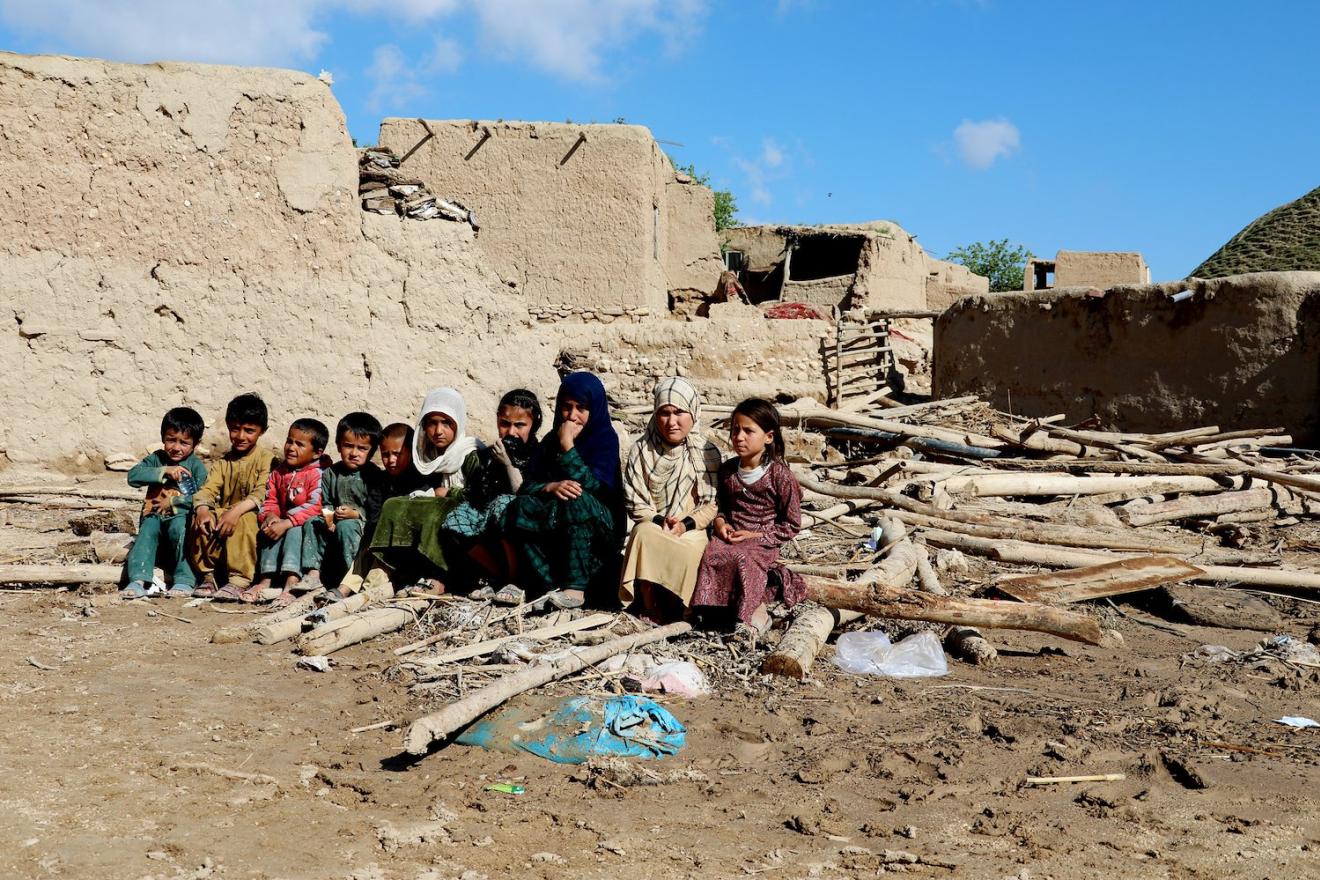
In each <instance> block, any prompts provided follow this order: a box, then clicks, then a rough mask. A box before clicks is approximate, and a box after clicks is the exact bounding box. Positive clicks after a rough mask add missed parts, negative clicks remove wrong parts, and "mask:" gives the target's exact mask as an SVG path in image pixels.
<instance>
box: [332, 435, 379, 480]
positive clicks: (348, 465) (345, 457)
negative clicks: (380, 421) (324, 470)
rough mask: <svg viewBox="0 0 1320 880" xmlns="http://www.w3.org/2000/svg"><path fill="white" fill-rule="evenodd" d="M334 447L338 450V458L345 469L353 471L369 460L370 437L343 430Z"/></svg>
mask: <svg viewBox="0 0 1320 880" xmlns="http://www.w3.org/2000/svg"><path fill="white" fill-rule="evenodd" d="M335 447H336V448H337V449H338V450H339V460H340V461H341V462H343V463H344V467H345V469H347V470H349V471H355V470H357V469H358V468H360V467H362V466H363V465H364V464H366V463H367V462H368V461H370V460H371V438H369V437H364V436H362V435H361V434H354V433H352V432H350V431H345V432H344V434H343V436H341V437H340V438H339V439H338V440H337V441H335Z"/></svg>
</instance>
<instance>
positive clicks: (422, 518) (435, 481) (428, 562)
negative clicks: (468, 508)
mask: <svg viewBox="0 0 1320 880" xmlns="http://www.w3.org/2000/svg"><path fill="white" fill-rule="evenodd" d="M482 466H483V465H482V456H481V453H480V452H472V453H471V454H469V455H468V457H467V458H465V459H463V467H462V469H461V473H462V474H463V482H464V484H466V483H469V482H471V481H472V480H474V479H475V478H476V477H477V472H478V470H479V469H480V468H481V467H482ZM423 479H424V480H425V482H424V483H423V486H430V487H431V488H434V487H436V486H442V485H444V482H443V476H442V475H440V474H432V475H430V476H428V477H424V478H423ZM463 495H464V490H463V488H462V487H461V486H459V487H454V488H451V489H450V490H449V493H448V494H447V495H445V496H444V497H443V498H439V497H436V496H435V495H431V496H428V497H425V498H413V497H409V496H401V497H398V498H391V499H389V500H388V501H386V502H385V503H384V505H383V506H382V507H381V510H380V520H379V521H378V522H377V523H375V527H374V530H373V532H372V535H371V546H370V549H371V553H372V554H373V555H374V556H375V557H376V558H377V559H379V560H380V561H381V562H383V563H385V564H386V565H388V566H389V567H390V568H392V569H394V570H395V572H396V573H397V574H398V576H399V577H398V578H396V582H399V581H402V582H405V583H406V582H408V581H409V580H412V579H416V578H423V577H436V576H441V575H443V574H444V573H445V572H447V571H448V570H449V568H450V564H449V561H448V560H446V558H445V551H446V546H447V545H448V543H449V542H448V541H446V540H444V533H443V531H442V529H441V526H442V525H444V522H445V518H446V517H448V516H449V514H450V513H451V512H452V511H453V510H454V508H455V507H457V506H458V505H459V503H460V502H462V500H463Z"/></svg>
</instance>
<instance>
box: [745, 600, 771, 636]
mask: <svg viewBox="0 0 1320 880" xmlns="http://www.w3.org/2000/svg"><path fill="white" fill-rule="evenodd" d="M747 626H748V627H750V628H751V630H752V631H753V632H755V633H756V634H757V635H758V636H763V635H765V634H766V633H767V632H768V631H769V630H770V611H769V609H767V608H766V607H765V606H764V605H757V606H756V610H755V611H753V612H752V616H751V619H749V620H748V621H747Z"/></svg>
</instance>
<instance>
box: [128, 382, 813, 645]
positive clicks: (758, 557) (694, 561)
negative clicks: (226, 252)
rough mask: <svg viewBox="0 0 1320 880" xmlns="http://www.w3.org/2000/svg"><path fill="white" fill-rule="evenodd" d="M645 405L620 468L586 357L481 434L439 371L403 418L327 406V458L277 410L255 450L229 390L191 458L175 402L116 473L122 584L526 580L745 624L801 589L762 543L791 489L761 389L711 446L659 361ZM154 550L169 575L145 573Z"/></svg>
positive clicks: (317, 435)
mask: <svg viewBox="0 0 1320 880" xmlns="http://www.w3.org/2000/svg"><path fill="white" fill-rule="evenodd" d="M655 404H656V405H655V411H654V413H653V415H652V418H651V421H650V422H649V423H648V426H647V431H646V435H645V436H644V437H642V438H640V439H639V440H638V441H637V442H636V443H635V444H634V445H633V447H632V448H631V449H630V450H629V451H628V456H627V467H626V478H625V469H624V468H623V467H621V465H622V461H621V455H620V441H619V435H618V433H617V432H616V431H615V427H614V424H613V422H612V420H611V417H610V412H609V406H608V402H607V398H606V394H605V388H604V386H603V385H602V383H601V382H600V380H599V379H598V378H597V377H596V376H594V375H593V374H591V373H585V372H579V373H571V374H569V375H567V376H566V377H564V379H563V381H562V384H561V386H560V389H559V393H558V394H557V396H556V400H555V406H554V414H553V420H552V423H551V426H550V430H549V431H547V432H546V433H545V435H544V436H539V434H540V430H541V427H542V421H543V415H542V411H541V405H540V402H539V401H538V399H537V397H536V395H535V394H533V393H532V392H531V391H528V390H526V389H517V390H514V391H511V392H509V393H508V394H505V395H504V396H503V398H502V399H501V400H500V404H499V408H498V410H497V412H496V424H497V427H498V437H497V438H496V439H495V440H494V441H493V442H491V443H490V444H489V445H487V444H485V443H483V442H482V441H480V440H478V439H477V438H475V437H473V436H471V435H469V434H468V430H467V413H466V406H465V404H464V401H463V398H462V396H461V395H460V394H459V393H458V392H457V391H455V390H454V389H452V388H438V389H436V390H434V391H432V392H430V393H429V394H428V395H427V396H426V398H425V400H424V401H423V402H422V405H421V407H420V408H419V411H418V415H417V419H416V421H415V422H414V424H412V425H408V424H404V423H401V422H396V423H394V424H390V425H388V426H385V427H383V428H382V426H381V423H380V422H379V421H378V420H377V419H376V418H375V417H373V416H371V415H370V414H368V413H365V412H353V413H349V414H348V415H346V416H344V417H343V418H342V419H340V420H339V423H338V425H337V426H336V428H335V433H334V445H335V449H336V451H337V452H338V458H339V460H338V461H335V462H332V461H331V460H330V458H329V457H328V456H327V455H326V454H325V452H326V448H327V446H328V445H329V442H330V439H331V438H330V434H329V430H328V428H327V427H326V425H325V424H324V423H322V422H320V421H318V420H316V419H312V418H300V419H296V420H294V421H293V422H292V424H290V425H289V429H288V433H287V435H286V437H285V440H284V445H283V449H282V452H281V454H279V455H277V456H275V457H274V459H273V460H272V457H271V455H270V453H269V451H264V450H263V447H262V445H261V443H260V440H261V437H262V435H263V434H265V432H266V430H267V428H268V424H269V419H268V414H267V410H266V405H265V403H264V402H263V401H262V400H261V398H260V397H258V396H257V395H255V394H241V395H239V396H238V397H235V398H234V399H233V400H232V401H230V403H229V405H228V407H227V408H226V410H225V427H226V429H227V431H228V434H229V450H228V451H227V452H226V453H225V454H224V455H223V456H222V457H220V458H219V459H218V460H216V461H215V462H213V463H212V464H211V465H210V466H209V467H208V466H207V465H206V464H204V463H203V462H202V460H201V459H200V458H199V457H198V455H197V453H196V448H197V445H198V443H199V442H200V441H201V439H202V433H203V430H204V424H203V420H202V417H201V415H200V414H199V413H197V411H196V410H193V409H191V408H188V407H176V408H174V409H171V410H169V411H168V412H167V413H166V414H165V416H164V419H163V420H162V422H161V448H160V449H159V450H157V451H156V452H154V453H152V454H151V455H149V456H148V457H147V458H146V459H144V460H143V461H142V462H140V463H139V464H138V465H136V466H135V467H134V468H133V469H132V470H130V471H129V474H128V482H129V485H130V486H135V487H146V489H147V494H146V500H145V502H144V504H143V512H142V519H141V523H140V526H139V530H138V536H137V538H136V540H135V541H134V543H133V546H132V547H131V549H130V551H129V555H128V558H127V560H126V563H125V571H124V578H125V581H126V586H124V588H123V591H122V593H123V595H125V596H126V597H143V596H150V595H156V594H159V593H161V592H164V593H165V594H166V595H170V596H199V597H210V598H213V599H215V600H230V601H238V602H248V603H252V602H258V601H270V602H272V603H274V605H275V606H277V607H280V606H283V605H286V604H288V603H289V602H291V601H292V600H293V599H294V597H295V594H296V593H300V592H306V591H312V590H320V589H323V588H324V589H325V591H326V593H325V595H326V596H327V597H328V599H329V600H331V601H333V600H337V599H340V598H343V596H344V595H347V594H348V593H350V592H352V591H353V590H355V589H358V588H360V586H361V585H362V584H363V583H364V581H367V580H370V579H371V578H372V577H373V576H375V577H378V576H379V575H376V574H375V573H376V572H377V571H379V572H380V573H381V574H383V575H384V576H385V577H387V578H388V579H389V581H390V583H391V584H393V585H394V587H395V588H396V589H397V590H398V591H399V592H401V593H405V594H421V595H439V594H442V593H445V592H448V591H453V590H456V589H457V590H469V591H471V595H473V596H474V597H476V598H479V599H487V600H491V601H494V602H497V603H504V604H519V603H522V602H524V601H526V599H527V595H528V594H529V593H531V594H532V595H533V596H539V597H541V601H542V602H543V603H544V604H546V605H553V606H555V607H559V608H576V607H580V606H582V605H583V604H584V603H585V602H587V601H590V602H591V603H592V604H598V605H610V604H613V603H615V602H616V601H622V602H624V603H625V604H629V603H630V604H631V605H632V607H633V608H634V610H636V611H638V612H639V613H641V614H643V615H645V616H647V617H649V618H651V619H653V620H657V621H663V620H667V619H675V618H677V617H680V616H682V615H684V614H686V613H687V611H688V609H692V610H700V609H701V608H703V607H706V608H727V609H731V610H732V611H733V612H734V613H736V616H737V618H738V620H739V621H741V622H742V623H743V624H745V625H747V626H750V627H752V628H753V629H756V630H763V629H764V628H765V627H766V626H768V624H769V618H768V615H767V614H766V606H767V604H768V603H769V602H770V601H771V600H772V599H774V598H776V597H781V598H783V599H784V600H785V601H786V602H789V603H790V604H791V603H793V602H795V601H797V600H798V599H800V598H801V597H802V595H803V594H804V592H805V588H804V587H803V584H802V582H801V579H800V578H797V577H796V576H795V575H793V574H792V573H791V572H789V571H788V570H787V569H786V568H785V567H784V566H782V565H780V564H779V562H778V553H779V548H780V547H781V546H782V544H783V543H784V542H786V541H788V540H791V538H792V537H793V536H794V535H796V534H797V532H798V530H799V527H800V514H799V507H798V505H799V501H800V497H801V490H800V489H799V488H798V485H797V481H796V480H795V479H794V478H793V476H792V473H791V471H790V470H789V469H788V467H787V465H786V464H785V463H784V461H783V439H782V436H781V433H780V428H779V419H778V413H777V412H776V410H775V408H774V406H773V405H771V404H770V403H768V402H766V401H763V400H757V399H753V400H748V401H744V402H743V403H742V404H739V406H738V407H737V408H735V410H734V414H733V417H732V419H731V424H730V441H731V446H732V448H733V450H734V452H735V453H736V456H735V457H734V458H731V459H730V460H729V461H728V462H725V463H721V460H720V459H721V456H720V453H719V451H718V449H717V448H716V447H715V446H714V445H713V444H711V443H710V442H709V441H708V440H705V439H704V438H703V437H702V435H701V433H700V428H699V425H698V421H699V418H700V399H699V395H698V394H697V391H696V389H695V388H694V387H693V386H692V385H691V383H689V382H687V381H686V380H685V379H681V378H670V379H665V380H663V381H662V382H661V383H659V384H658V385H657V386H656V390H655ZM377 455H379V460H380V464H379V465H377V464H376V463H375V462H374V461H373V459H374V458H376V457H377ZM625 534H627V535H628V539H627V543H626V546H625V545H624V536H625ZM712 535H713V536H714V539H713V540H712V539H711V536H712ZM621 547H622V548H623V549H624V552H623V553H622V554H621V553H620V549H621ZM157 566H159V567H160V568H161V569H163V571H164V572H165V575H166V578H167V581H168V583H166V584H162V583H160V582H154V581H153V569H154V568H155V567H157ZM482 581H485V582H488V583H490V584H492V585H493V586H479V584H480V583H481V582H482ZM496 586H498V589H496Z"/></svg>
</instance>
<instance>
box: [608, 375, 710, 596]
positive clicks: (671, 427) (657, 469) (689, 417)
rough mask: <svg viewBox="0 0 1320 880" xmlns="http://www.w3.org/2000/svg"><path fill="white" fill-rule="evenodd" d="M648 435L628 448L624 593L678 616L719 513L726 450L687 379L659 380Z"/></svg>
mask: <svg viewBox="0 0 1320 880" xmlns="http://www.w3.org/2000/svg"><path fill="white" fill-rule="evenodd" d="M654 395H655V412H654V413H653V414H652V416H651V421H650V422H648V423H647V426H646V434H645V435H644V436H643V437H642V438H641V439H640V440H638V441H637V442H636V443H635V444H633V447H632V448H631V449H630V450H628V463H627V465H626V466H625V467H624V483H623V493H624V501H625V503H626V505H627V509H628V516H629V517H630V519H631V521H632V534H631V535H629V537H628V548H627V558H626V560H625V561H624V565H623V579H622V582H621V583H620V585H619V599H620V601H622V602H623V603H624V605H628V604H630V603H632V604H633V607H634V610H635V611H636V612H637V613H638V614H640V615H641V616H643V617H646V618H648V619H650V620H653V621H656V622H667V621H669V620H676V619H680V618H681V617H682V615H683V609H684V608H685V607H686V606H687V604H688V600H689V599H691V598H692V591H693V589H694V588H695V586H696V583H697V569H698V567H699V566H700V565H701V556H702V553H703V552H705V549H706V541H707V529H708V528H709V526H710V523H711V520H713V519H714V518H715V474H716V472H717V471H718V470H719V467H720V451H719V449H718V448H717V447H716V446H715V444H713V443H711V442H710V441H709V440H707V439H706V438H705V437H703V436H702V434H701V431H700V429H699V428H698V422H699V420H700V418H701V398H700V395H698V394H697V389H696V388H694V387H693V386H692V383H690V382H688V381H687V380H686V379H681V378H678V377H674V378H669V379H662V380H661V381H660V383H659V384H657V385H656V386H655V392H654Z"/></svg>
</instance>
